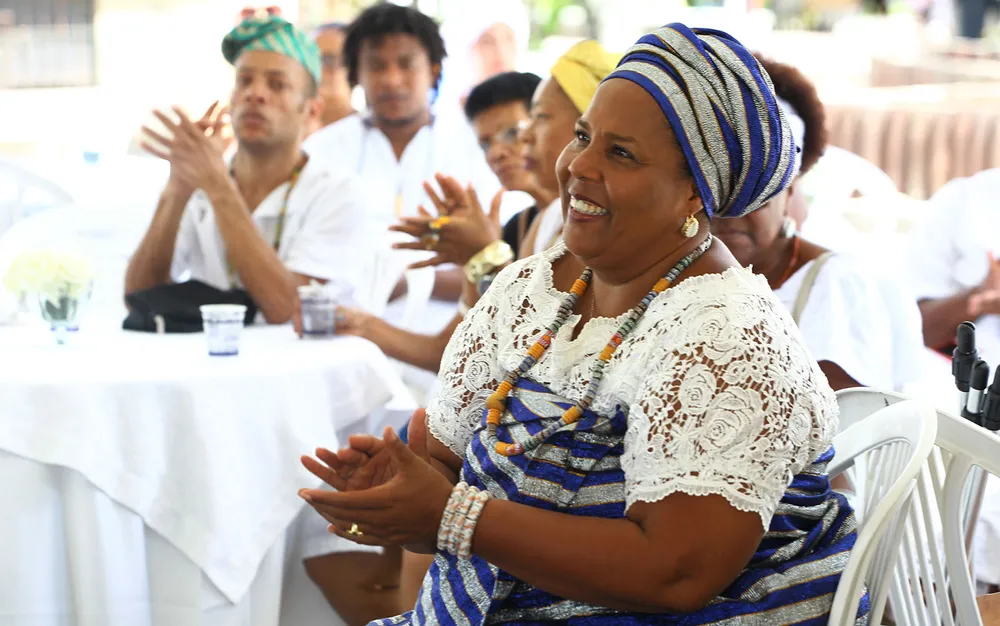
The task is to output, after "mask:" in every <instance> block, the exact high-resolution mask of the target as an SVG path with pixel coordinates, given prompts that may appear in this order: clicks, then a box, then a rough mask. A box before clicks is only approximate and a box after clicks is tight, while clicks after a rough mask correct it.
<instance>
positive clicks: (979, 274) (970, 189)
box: [907, 169, 1000, 366]
mask: <svg viewBox="0 0 1000 626" xmlns="http://www.w3.org/2000/svg"><path fill="white" fill-rule="evenodd" d="M998 198H1000V169H994V170H987V171H985V172H980V173H979V174H976V175H975V176H972V177H971V178H961V179H956V180H953V181H951V182H949V183H948V184H947V185H945V186H944V187H942V188H941V189H940V190H938V192H937V193H935V194H934V196H933V197H932V198H931V199H930V200H929V201H928V204H929V205H930V209H929V211H928V214H927V216H926V219H925V220H924V221H923V222H922V223H921V224H920V225H918V226H917V228H915V229H914V230H913V231H912V232H911V234H910V240H909V250H908V251H907V252H908V254H907V261H908V263H907V266H908V268H909V273H910V276H909V278H910V281H911V283H912V285H913V289H914V291H915V293H916V296H917V298H918V299H928V298H946V297H948V296H953V295H955V294H957V293H959V292H961V291H964V290H966V289H970V288H972V287H976V286H978V285H979V284H980V283H982V282H983V280H984V279H985V278H986V275H987V273H988V272H989V262H988V260H987V254H988V253H989V252H992V253H993V254H994V255H996V256H998V257H1000V206H998V205H997V200H998ZM976 330H977V332H976V342H977V345H978V347H979V350H980V353H981V354H982V355H983V358H985V359H986V360H987V361H988V362H990V364H991V365H993V366H996V365H997V364H998V363H1000V317H998V316H995V315H989V316H985V317H983V318H981V319H979V320H977V321H976Z"/></svg>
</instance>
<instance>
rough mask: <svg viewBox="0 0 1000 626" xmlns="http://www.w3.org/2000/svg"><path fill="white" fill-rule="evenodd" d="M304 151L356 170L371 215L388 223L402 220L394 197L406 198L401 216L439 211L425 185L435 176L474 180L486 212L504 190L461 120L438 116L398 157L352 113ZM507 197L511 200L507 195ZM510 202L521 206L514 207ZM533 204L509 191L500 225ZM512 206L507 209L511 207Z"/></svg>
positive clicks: (309, 140) (322, 131) (464, 181)
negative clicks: (438, 118) (418, 209)
mask: <svg viewBox="0 0 1000 626" xmlns="http://www.w3.org/2000/svg"><path fill="white" fill-rule="evenodd" d="M303 149H304V150H305V151H306V152H308V153H309V154H310V155H311V156H312V157H314V158H316V159H319V160H322V161H323V162H325V163H329V164H330V165H331V166H332V167H333V168H334V169H338V170H341V171H349V172H352V173H355V174H358V175H359V176H360V177H361V179H362V180H363V181H364V187H365V194H366V201H367V203H368V215H369V216H370V217H374V218H375V219H377V220H378V222H379V223H381V224H384V225H389V224H394V223H396V222H397V221H398V216H397V215H396V198H397V197H398V196H400V195H401V196H402V198H403V202H402V209H401V212H400V215H416V214H417V207H418V206H420V205H423V206H424V208H426V209H427V210H428V211H429V212H430V213H432V214H433V213H435V212H436V210H435V208H434V204H433V203H432V202H431V201H430V198H429V197H428V196H427V193H426V192H425V191H424V189H423V183H424V182H425V181H427V182H430V183H431V184H432V185H434V186H435V187H437V184H436V183H435V182H434V175H435V174H438V173H441V174H446V175H448V176H452V177H454V178H455V179H457V180H458V181H459V182H460V183H461V184H463V185H468V184H472V186H473V187H474V188H475V190H476V193H477V194H478V196H479V202H480V204H481V205H482V206H483V209H484V210H488V209H489V206H490V202H491V201H492V200H493V196H494V195H496V193H497V192H498V191H499V190H500V181H499V180H498V179H497V177H496V176H495V175H494V174H493V172H492V170H490V168H489V165H488V164H487V163H486V156H485V155H484V154H483V151H482V149H481V148H480V147H479V145H478V143H477V142H476V137H475V135H474V133H473V132H472V129H471V128H469V125H468V124H467V123H465V122H464V120H462V122H461V123H456V122H454V121H452V122H448V121H446V120H438V121H436V122H435V123H434V124H432V125H430V126H424V127H423V128H421V129H420V130H419V131H418V132H417V134H416V135H415V136H414V137H413V139H412V140H410V143H409V144H408V145H407V146H406V149H405V150H403V155H402V157H401V158H400V159H396V154H395V152H393V149H392V144H391V143H390V142H389V138H388V137H386V136H385V134H384V133H382V131H381V130H379V129H378V128H375V127H374V126H372V125H371V124H370V123H368V122H367V121H366V120H365V119H363V118H362V117H361V116H360V115H351V116H349V117H345V118H344V119H342V120H340V121H338V122H335V123H333V124H330V125H329V126H327V127H325V128H322V129H320V130H318V131H317V132H315V133H314V134H312V135H311V136H309V137H308V138H307V139H306V141H305V143H304V144H303ZM508 196H509V198H508ZM511 203H513V204H515V205H518V206H516V208H515V207H513V206H510V205H511ZM529 204H530V198H527V196H526V195H525V194H505V198H504V205H505V206H504V208H505V211H502V213H503V214H502V215H501V223H504V222H505V219H504V218H507V217H509V216H510V215H512V214H513V213H512V212H511V211H513V212H516V211H517V210H519V209H521V208H524V207H525V206H528V205H529ZM508 207H509V208H508Z"/></svg>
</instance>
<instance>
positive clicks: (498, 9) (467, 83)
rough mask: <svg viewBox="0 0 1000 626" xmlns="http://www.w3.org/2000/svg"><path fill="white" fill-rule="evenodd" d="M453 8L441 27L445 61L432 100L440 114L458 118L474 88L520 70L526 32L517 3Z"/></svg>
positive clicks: (505, 0)
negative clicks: (501, 75) (486, 81)
mask: <svg viewBox="0 0 1000 626" xmlns="http://www.w3.org/2000/svg"><path fill="white" fill-rule="evenodd" d="M452 6H453V9H452V10H451V11H450V12H449V13H448V14H447V16H446V18H445V20H444V22H443V23H442V24H441V36H442V38H443V39H444V43H445V47H446V48H447V50H448V58H447V59H446V60H445V62H444V66H443V68H442V75H441V86H440V90H439V91H438V94H437V98H436V101H435V110H436V112H438V114H440V115H454V114H458V113H460V111H461V109H462V106H463V105H464V103H465V99H466V97H467V96H468V94H469V91H470V90H471V89H472V88H473V87H475V86H476V85H478V84H480V83H482V82H483V81H484V80H486V79H487V78H490V77H491V76H495V75H497V74H501V73H503V72H510V71H514V70H516V69H519V61H520V59H519V57H520V56H522V55H523V54H524V52H525V51H526V50H527V48H528V38H529V35H530V32H531V25H530V21H529V19H528V10H527V8H526V7H525V4H524V2H521V1H520V0H462V1H461V2H458V3H455V4H454V5H452Z"/></svg>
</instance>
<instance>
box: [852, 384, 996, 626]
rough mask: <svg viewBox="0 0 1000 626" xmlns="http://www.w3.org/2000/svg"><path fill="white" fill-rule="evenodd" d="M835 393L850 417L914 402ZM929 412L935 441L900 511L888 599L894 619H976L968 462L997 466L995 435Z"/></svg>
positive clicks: (863, 392)
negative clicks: (934, 426) (902, 518)
mask: <svg viewBox="0 0 1000 626" xmlns="http://www.w3.org/2000/svg"><path fill="white" fill-rule="evenodd" d="M837 398H838V401H839V403H840V406H841V415H842V416H846V419H847V420H848V421H849V422H853V423H854V424H855V425H857V423H859V422H860V423H863V422H864V420H865V419H868V416H870V415H873V414H877V412H878V411H880V410H884V408H885V407H886V406H889V405H892V406H896V405H897V404H898V403H903V402H912V401H911V400H907V399H906V397H905V396H902V395H900V394H896V393H888V392H882V391H877V390H873V389H847V390H843V391H841V392H839V393H838V394H837ZM935 420H936V422H937V435H936V437H935V444H936V445H935V448H934V449H933V450H932V452H931V454H930V455H929V456H928V458H927V461H926V463H925V464H924V467H923V468H922V469H921V472H920V476H919V477H918V480H917V487H916V491H915V493H914V496H913V498H912V501H911V503H910V504H909V505H908V507H907V511H906V512H905V515H906V520H905V524H904V526H903V528H902V529H901V530H902V533H901V540H902V544H901V546H900V555H899V561H898V562H897V564H896V566H895V571H894V574H893V578H892V583H891V588H890V592H889V607H890V610H891V611H892V613H893V617H894V618H895V621H896V622H897V623H900V624H907V625H911V624H912V625H914V626H930V625H934V626H937V625H944V626H955V625H956V624H962V625H963V626H979V625H981V621H980V618H979V611H978V608H977V606H976V598H975V586H974V583H973V580H972V576H971V569H970V567H969V560H968V556H967V555H968V551H969V548H970V545H971V538H972V534H973V533H974V531H975V521H976V519H977V515H976V514H977V513H978V508H979V500H978V499H977V498H978V497H979V494H978V491H979V487H978V486H977V485H981V482H979V483H977V481H976V480H975V479H974V478H973V470H974V466H975V465H979V466H981V467H983V468H984V469H985V470H986V471H989V472H991V473H996V472H997V470H998V469H1000V438H998V437H997V436H996V435H993V434H992V433H989V432H988V431H986V430H985V429H982V428H980V427H978V426H975V425H974V424H971V423H969V422H968V421H967V420H964V419H961V418H957V417H955V416H953V415H950V414H948V413H946V412H944V411H937V412H936V413H935ZM970 487H971V488H970ZM939 537H943V542H942V541H941V540H940V539H939ZM942 543H943V551H942V549H941V548H942ZM956 617H957V620H956Z"/></svg>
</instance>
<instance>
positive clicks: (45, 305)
mask: <svg viewBox="0 0 1000 626" xmlns="http://www.w3.org/2000/svg"><path fill="white" fill-rule="evenodd" d="M84 295H85V294H80V295H71V294H70V293H68V292H67V291H60V292H59V293H57V294H54V295H39V296H38V308H39V311H40V312H41V314H42V319H43V320H45V321H46V322H48V323H49V327H50V328H51V329H52V334H53V336H54V337H55V338H56V343H57V344H59V345H64V344H65V343H66V341H67V340H68V338H69V333H71V332H75V331H77V330H78V329H79V328H80V326H79V322H78V319H79V315H80V308H81V307H82V305H83V301H84Z"/></svg>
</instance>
